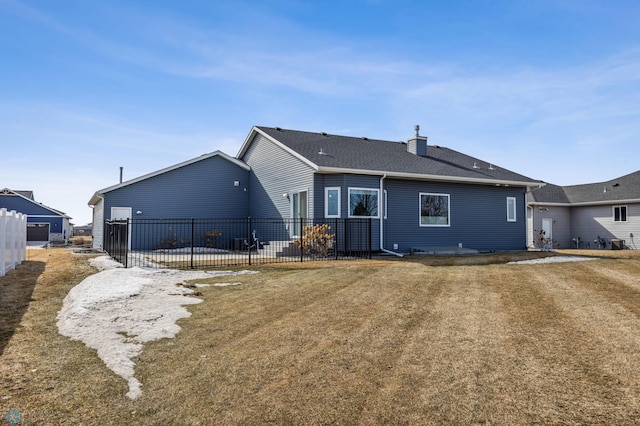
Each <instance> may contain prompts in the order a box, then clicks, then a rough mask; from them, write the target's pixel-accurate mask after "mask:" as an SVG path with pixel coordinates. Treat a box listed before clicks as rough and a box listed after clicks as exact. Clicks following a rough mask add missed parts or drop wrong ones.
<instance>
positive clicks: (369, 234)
mask: <svg viewBox="0 0 640 426" xmlns="http://www.w3.org/2000/svg"><path fill="white" fill-rule="evenodd" d="M368 258H369V259H371V218H369V257H368Z"/></svg>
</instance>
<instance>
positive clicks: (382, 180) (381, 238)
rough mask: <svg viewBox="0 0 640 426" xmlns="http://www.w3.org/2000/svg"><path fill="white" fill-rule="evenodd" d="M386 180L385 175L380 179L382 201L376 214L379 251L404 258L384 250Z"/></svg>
mask: <svg viewBox="0 0 640 426" xmlns="http://www.w3.org/2000/svg"><path fill="white" fill-rule="evenodd" d="M386 178H387V174H386V173H385V174H384V175H383V176H382V177H381V178H380V200H382V203H378V205H382V209H380V210H381V211H379V212H378V214H379V216H380V250H381V251H382V252H384V253H389V254H392V255H394V256H398V257H404V255H402V254H400V253H396V252H395V251H391V250H387V249H386V248H384V212H385V211H386V210H387V200H386V198H385V197H384V180H385V179H386Z"/></svg>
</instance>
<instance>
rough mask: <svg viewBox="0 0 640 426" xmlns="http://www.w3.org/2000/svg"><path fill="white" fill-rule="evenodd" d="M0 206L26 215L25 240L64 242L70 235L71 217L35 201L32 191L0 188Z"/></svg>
mask: <svg viewBox="0 0 640 426" xmlns="http://www.w3.org/2000/svg"><path fill="white" fill-rule="evenodd" d="M0 208H4V209H7V210H15V211H17V212H19V213H24V214H26V215H27V241H37V242H43V243H48V242H66V241H67V239H68V238H69V237H71V224H70V223H69V220H70V219H71V218H70V217H69V216H67V215H66V214H65V213H63V212H61V211H58V210H56V209H53V208H51V207H48V206H45V205H44V204H41V203H38V202H37V201H35V199H34V196H33V191H12V190H10V189H8V188H5V189H3V190H1V191H0Z"/></svg>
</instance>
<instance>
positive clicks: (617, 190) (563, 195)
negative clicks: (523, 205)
mask: <svg viewBox="0 0 640 426" xmlns="http://www.w3.org/2000/svg"><path fill="white" fill-rule="evenodd" d="M622 200H640V170H639V171H637V172H634V173H630V174H628V175H625V176H621V177H619V178H616V179H612V180H609V181H606V182H597V183H589V184H584V185H570V186H557V185H551V184H547V185H546V186H544V187H542V188H537V189H534V190H532V191H531V193H530V197H529V201H530V202H536V203H561V204H584V203H607V202H616V201H622Z"/></svg>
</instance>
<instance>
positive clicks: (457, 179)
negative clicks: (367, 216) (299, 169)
mask: <svg viewBox="0 0 640 426" xmlns="http://www.w3.org/2000/svg"><path fill="white" fill-rule="evenodd" d="M317 171H318V172H319V173H331V174H334V173H350V174H358V175H374V176H383V175H386V176H387V178H390V177H395V178H400V179H414V180H435V181H440V182H455V183H472V184H480V185H509V186H522V187H538V186H541V185H544V183H540V182H534V181H514V180H503V179H482V178H468V177H461V176H441V175H430V174H422V173H402V172H390V171H382V170H363V169H349V168H341V167H323V166H320V167H318V169H317Z"/></svg>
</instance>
